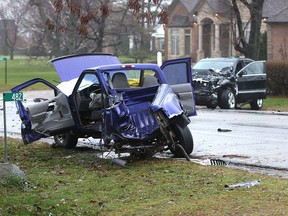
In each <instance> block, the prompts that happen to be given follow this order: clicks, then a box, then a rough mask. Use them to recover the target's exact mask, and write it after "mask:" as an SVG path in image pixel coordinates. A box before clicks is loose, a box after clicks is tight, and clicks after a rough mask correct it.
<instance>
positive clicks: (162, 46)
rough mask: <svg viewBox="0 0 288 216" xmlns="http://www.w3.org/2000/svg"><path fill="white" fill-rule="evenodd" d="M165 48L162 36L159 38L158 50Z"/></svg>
mask: <svg viewBox="0 0 288 216" xmlns="http://www.w3.org/2000/svg"><path fill="white" fill-rule="evenodd" d="M164 48H165V40H164V38H159V50H164Z"/></svg>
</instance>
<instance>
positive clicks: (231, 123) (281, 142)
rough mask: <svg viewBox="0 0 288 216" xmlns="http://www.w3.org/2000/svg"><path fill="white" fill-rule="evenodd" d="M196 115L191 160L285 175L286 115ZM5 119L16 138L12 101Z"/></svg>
mask: <svg viewBox="0 0 288 216" xmlns="http://www.w3.org/2000/svg"><path fill="white" fill-rule="evenodd" d="M47 94H51V92H47V91H37V92H24V98H25V99H26V101H25V102H24V103H26V104H27V103H31V102H32V100H33V98H35V97H45V96H47ZM2 96H3V94H2V93H1V95H0V108H1V111H0V121H1V123H0V135H1V136H3V132H4V125H3V122H4V121H3V99H2ZM197 112H198V115H197V116H194V117H191V123H190V124H189V128H190V130H191V132H192V135H193V139H194V150H193V153H192V155H191V156H192V158H194V159H201V161H202V162H203V163H204V164H205V163H206V164H207V161H208V163H209V159H221V160H224V161H225V162H227V163H231V164H247V165H253V166H256V167H264V168H265V167H266V168H267V167H271V168H276V169H281V170H282V171H283V172H284V175H285V173H288V157H287V155H288V113H277V112H276V113H274V112H262V111H258V112H257V111H256V112H254V111H248V110H246V111H245V110H244V111H243V110H220V109H216V110H208V109H205V108H199V109H198V111H197ZM6 116H7V119H6V122H7V135H8V136H11V137H19V136H20V119H19V116H18V115H17V114H16V107H15V104H14V102H6ZM219 129H221V130H222V131H219ZM50 142H53V141H52V139H50ZM205 161H206V162H205ZM287 176H288V174H287Z"/></svg>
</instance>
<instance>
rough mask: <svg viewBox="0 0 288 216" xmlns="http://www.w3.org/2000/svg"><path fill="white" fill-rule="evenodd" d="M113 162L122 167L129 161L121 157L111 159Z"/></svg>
mask: <svg viewBox="0 0 288 216" xmlns="http://www.w3.org/2000/svg"><path fill="white" fill-rule="evenodd" d="M111 163H112V164H116V165H118V166H120V167H123V168H126V165H127V162H126V161H124V160H121V159H119V158H113V159H112V161H111Z"/></svg>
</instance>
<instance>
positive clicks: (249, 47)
mask: <svg viewBox="0 0 288 216" xmlns="http://www.w3.org/2000/svg"><path fill="white" fill-rule="evenodd" d="M231 3H232V7H233V11H234V13H235V16H236V28H237V31H234V40H233V41H234V48H235V50H237V51H239V52H241V53H243V54H244V55H245V56H246V57H248V58H253V59H258V57H259V50H260V42H261V40H260V38H261V24H262V11H263V5H264V0H231ZM239 3H240V4H243V5H244V6H245V7H246V8H247V9H248V11H249V21H248V23H244V22H243V18H242V16H241V11H240V9H239ZM247 27H249V29H250V34H249V38H248V39H247V37H246V35H245V32H246V30H247ZM236 32H238V33H236Z"/></svg>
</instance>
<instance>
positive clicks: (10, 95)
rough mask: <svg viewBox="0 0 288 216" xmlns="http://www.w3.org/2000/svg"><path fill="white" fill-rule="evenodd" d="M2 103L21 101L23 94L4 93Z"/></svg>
mask: <svg viewBox="0 0 288 216" xmlns="http://www.w3.org/2000/svg"><path fill="white" fill-rule="evenodd" d="M3 100H4V101H23V92H6V93H3Z"/></svg>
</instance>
